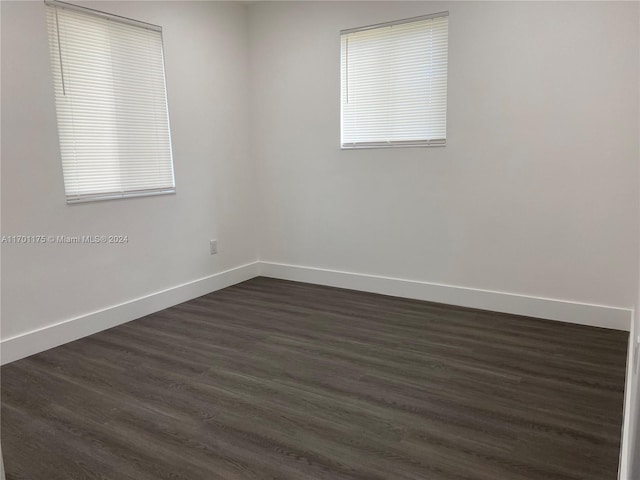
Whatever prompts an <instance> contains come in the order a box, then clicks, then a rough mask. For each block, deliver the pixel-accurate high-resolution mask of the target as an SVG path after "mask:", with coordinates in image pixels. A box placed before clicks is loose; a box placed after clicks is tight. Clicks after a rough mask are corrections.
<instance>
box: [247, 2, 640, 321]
mask: <svg viewBox="0 0 640 480" xmlns="http://www.w3.org/2000/svg"><path fill="white" fill-rule="evenodd" d="M444 10H448V11H449V12H450V16H449V42H450V43H449V62H450V63H449V104H448V140H447V141H448V145H447V146H446V147H445V148H407V149H394V150H388V149H382V150H358V151H341V150H340V149H339V129H340V125H339V118H340V114H339V51H340V44H339V31H340V30H341V29H345V28H350V27H358V26H363V25H369V24H374V23H377V22H383V21H388V20H393V19H400V18H406V17H410V16H415V15H422V14H429V13H434V12H440V11H444ZM637 10H638V5H637V4H635V3H624V2H620V3H615V2H586V3H580V2H568V3H561V2H539V3H530V2H486V3H484V2H468V3H467V2H451V3H435V2H301V3H286V2H283V3H279V2H275V3H273V2H262V3H258V4H255V5H252V6H251V8H250V9H249V32H250V50H251V89H252V96H251V105H252V112H253V115H252V120H253V123H252V129H253V130H252V131H253V135H252V152H253V155H254V157H255V158H256V159H257V160H258V169H259V179H260V180H259V188H260V195H261V197H260V198H261V201H260V202H259V204H260V208H261V210H260V214H259V219H260V220H261V224H260V231H261V232H262V240H261V242H260V247H261V251H260V257H261V259H262V260H265V261H271V262H280V263H286V264H294V265H306V266H310V267H319V268H326V269H336V270H343V271H351V272H357V273H365V274H374V275H383V276H389V277H397V278H404V279H413V280H422V281H427V282H436V283H441V284H448V285H455V286H465V287H473V288H479V289H487V290H496V291H503V292H511V293H517V294H523V295H531V296H540V297H547V298H555V299H562V300H571V301H576V302H584V303H591V304H600V305H610V306H617V307H624V308H629V307H631V306H632V305H633V304H634V301H635V287H634V286H635V285H636V282H637V278H636V275H637V266H636V264H635V262H634V259H635V252H636V249H637V244H638V234H637V227H638V218H637V215H636V213H637V192H638V142H637V133H638V88H637V84H638V58H637V51H638V25H637V21H636V18H637Z"/></svg>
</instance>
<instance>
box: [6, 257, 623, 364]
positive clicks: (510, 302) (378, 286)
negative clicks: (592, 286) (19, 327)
mask: <svg viewBox="0 0 640 480" xmlns="http://www.w3.org/2000/svg"><path fill="white" fill-rule="evenodd" d="M260 275H262V276H265V277H272V278H279V279H283V280H293V281H298V282H305V283H314V284H318V285H327V286H332V287H339V288H347V289H351V290H361V291H364V292H371V293H380V294H383V295H392V296H396V297H405V298H413V299H417V300H426V301H430V302H437V303H444V304H449V305H457V306H461V307H469V308H478V309H481V310H492V311H496V312H504V313H511V314H516V315H525V316H529V317H536V318H544V319H548V320H559V321H563V322H569V323H577V324H581V325H590V326H595V327H604V328H612V329H616V330H626V331H628V330H629V328H630V325H631V321H630V319H631V315H632V311H631V310H630V309H624V308H618V307H609V306H604V305H592V304H586V303H578V302H570V301H564V300H556V299H550V298H540V297H532V296H526V295H517V294H512V293H506V292H495V291H490V290H481V289H474V288H467V287H457V286H452V285H443V284H437V283H429V282H421V281H415V280H405V279H400V278H391V277H383V276H377V275H365V274H360V273H353V272H344V271H338V270H327V269H322V268H314V267H304V266H298V265H287V264H282V263H275V262H253V263H249V264H246V265H242V266H240V267H237V268H233V269H230V270H226V271H224V272H220V273H217V274H214V275H210V276H208V277H204V278H200V279H197V280H194V281H191V282H188V283H184V284H182V285H178V286H175V287H172V288H168V289H166V290H162V291H159V292H154V293H152V294H149V295H146V296H144V297H140V298H136V299H133V300H130V301H127V302H124V303H121V304H119V305H114V306H112V307H109V308H105V309H102V310H98V311H95V312H91V313H88V314H85V315H81V316H78V317H75V318H72V319H69V320H65V321H63V322H60V323H57V324H54V325H49V326H46V327H43V328H40V329H37V330H33V331H30V332H26V333H23V334H20V335H16V336H14V337H10V338H7V339H5V340H2V342H0V363H1V364H2V365H5V364H7V363H10V362H13V361H15V360H19V359H21V358H25V357H28V356H30V355H33V354H36V353H39V352H43V351H45V350H48V349H50V348H54V347H57V346H59V345H63V344H65V343H68V342H72V341H74V340H78V339H80V338H83V337H86V336H88V335H92V334H94V333H98V332H100V331H102V330H106V329H107V328H111V327H115V326H117V325H120V324H123V323H126V322H129V321H131V320H135V319H137V318H140V317H144V316H145V315H149V314H151V313H154V312H157V311H160V310H163V309H165V308H169V307H172V306H174V305H177V304H179V303H182V302H186V301H188V300H191V299H193V298H196V297H199V296H202V295H206V294H207V293H211V292H215V291H216V290H220V289H222V288H226V287H229V286H231V285H235V284H237V283H240V282H244V281H246V280H250V279H251V278H254V277H257V276H260Z"/></svg>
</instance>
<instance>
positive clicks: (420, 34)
mask: <svg viewBox="0 0 640 480" xmlns="http://www.w3.org/2000/svg"><path fill="white" fill-rule="evenodd" d="M447 63H448V15H447V14H446V13H445V14H442V16H432V17H430V18H422V19H416V20H415V21H401V22H397V23H391V24H385V25H383V26H379V27H368V28H366V29H363V30H356V31H354V30H349V31H347V32H343V33H342V34H341V97H342V100H341V106H342V109H341V115H342V147H343V148H357V147H371V146H394V145H395V146H421V145H444V144H446V121H447V118H446V117H447Z"/></svg>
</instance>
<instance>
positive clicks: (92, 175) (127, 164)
mask: <svg viewBox="0 0 640 480" xmlns="http://www.w3.org/2000/svg"><path fill="white" fill-rule="evenodd" d="M45 3H46V5H47V21H48V25H49V45H50V53H51V65H52V72H53V79H54V89H55V98H56V112H57V118H58V134H59V138H60V153H61V156H62V170H63V173H64V186H65V191H66V195H67V203H75V202H82V201H95V200H106V199H111V198H123V197H134V196H144V195H156V194H164V193H174V192H175V183H174V178H173V157H172V153H171V136H170V133H169V113H168V110H167V95H166V89H165V78H164V59H163V51H162V30H161V28H160V27H157V26H154V25H149V24H146V23H143V22H137V21H135V20H129V19H126V18H122V17H117V16H114V15H109V14H106V13H102V12H97V11H95V10H91V9H87V8H82V7H76V6H74V5H69V4H66V3H62V2H57V1H46V2H45Z"/></svg>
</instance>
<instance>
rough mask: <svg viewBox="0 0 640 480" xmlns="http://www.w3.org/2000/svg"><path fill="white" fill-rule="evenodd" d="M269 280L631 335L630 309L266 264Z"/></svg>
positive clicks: (264, 271) (262, 264) (263, 267)
mask: <svg viewBox="0 0 640 480" xmlns="http://www.w3.org/2000/svg"><path fill="white" fill-rule="evenodd" d="M260 271H261V274H262V275H263V276H265V277H272V278H279V279H282V280H294V281H298V282H306V283H315V284H318V285H327V286H331V287H340V288H347V289H351V290H360V291H364V292H372V293H380V294H383V295H391V296H396V297H405V298H413V299H417V300H426V301H429V302H437V303H444V304H448V305H456V306H460V307H469V308H478V309H481V310H491V311H495V312H503V313H512V314H516V315H524V316H528V317H536V318H544V319H548V320H559V321H563V322H569V323H577V324H581V325H590V326H594V327H604V328H611V329H615V330H626V331H628V330H629V327H630V323H631V315H632V311H631V310H630V309H625V308H618V307H609V306H605V305H591V304H587V303H579V302H571V301H566V300H557V299H552V298H541V297H532V296H527V295H517V294H513V293H506V292H494V291H490V290H480V289H476V288H467V287H456V286H452V285H442V284H437V283H428V282H420V281H415V280H403V279H400V278H390V277H381V276H376V275H363V274H360V273H352V272H342V271H337V270H326V269H322V268H313V267H302V266H297V265H287V264H282V263H273V262H260Z"/></svg>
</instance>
